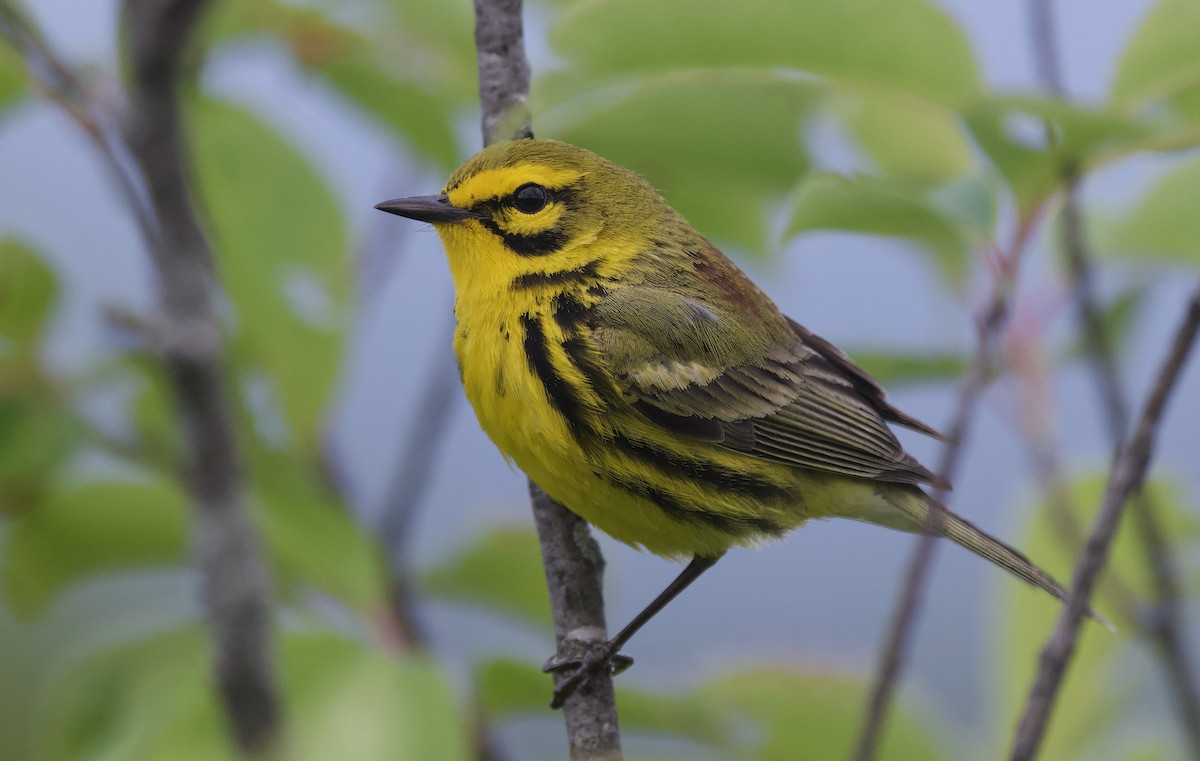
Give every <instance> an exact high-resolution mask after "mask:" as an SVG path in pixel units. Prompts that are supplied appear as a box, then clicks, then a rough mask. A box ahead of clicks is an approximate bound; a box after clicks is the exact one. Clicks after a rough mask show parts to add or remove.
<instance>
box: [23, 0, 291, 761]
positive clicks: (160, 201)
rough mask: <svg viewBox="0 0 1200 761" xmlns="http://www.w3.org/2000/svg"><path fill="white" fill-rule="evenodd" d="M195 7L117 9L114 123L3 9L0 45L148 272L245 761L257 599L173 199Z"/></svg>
mask: <svg viewBox="0 0 1200 761" xmlns="http://www.w3.org/2000/svg"><path fill="white" fill-rule="evenodd" d="M205 6H206V3H205V2H204V0H128V2H127V3H126V6H125V8H124V18H125V24H126V32H125V37H124V39H125V42H126V44H127V45H128V48H129V57H128V60H129V64H130V67H131V68H130V71H131V82H130V87H129V93H128V98H127V100H128V104H129V105H128V111H127V112H126V113H125V114H124V115H121V114H117V113H114V112H110V111H108V110H105V109H104V108H101V107H100V105H99V104H98V103H97V102H96V101H95V99H94V98H93V97H92V95H91V93H90V92H89V91H88V89H87V88H86V87H85V86H84V85H83V84H82V82H81V81H80V79H79V77H78V76H77V75H76V74H75V73H74V72H73V71H72V69H71V68H70V67H69V66H68V65H66V63H65V62H64V60H63V59H62V58H61V56H59V55H57V53H56V52H55V51H54V50H53V49H52V48H51V47H50V46H49V45H48V44H47V43H46V42H45V41H44V40H43V39H42V37H41V36H40V35H38V34H37V33H36V31H35V30H34V29H33V28H32V26H31V25H30V24H28V22H27V21H26V20H25V19H24V18H23V17H22V16H21V15H20V14H18V13H17V12H16V11H15V9H14V8H13V7H12V6H11V4H10V3H9V2H8V0H0V33H2V34H3V36H4V37H5V39H7V40H8V41H9V42H10V43H11V44H12V45H13V46H14V47H15V48H16V49H17V51H18V52H19V53H20V54H21V55H22V57H23V58H24V59H25V61H26V63H27V64H28V65H29V68H30V70H31V72H32V73H33V76H34V78H35V80H36V81H37V82H38V83H39V86H40V87H41V88H42V89H43V90H45V91H46V93H47V94H48V96H49V97H50V98H51V99H52V100H54V101H55V102H56V103H58V104H59V105H60V106H61V107H62V108H63V109H64V111H66V113H67V114H68V115H69V116H70V117H71V118H72V119H73V120H74V121H75V122H76V123H77V124H78V125H79V127H80V128H81V129H83V131H84V132H85V133H86V134H87V136H88V137H89V139H90V140H91V141H92V142H93V144H94V145H95V147H96V148H97V150H98V151H99V153H100V155H101V157H102V158H103V159H104V161H105V163H106V166H107V168H108V169H109V171H110V172H112V174H113V177H114V179H115V180H116V183H117V186H118V189H119V191H120V192H121V193H122V195H123V196H124V198H125V201H126V203H127V204H128V206H129V208H130V210H131V211H132V213H133V215H134V217H135V219H136V221H137V223H138V227H139V230H140V232H141V233H142V236H143V241H144V243H145V245H146V248H147V250H148V251H149V252H150V255H151V258H152V260H153V263H154V266H155V270H156V272H157V276H158V286H159V297H160V301H161V309H162V315H161V319H160V320H158V321H156V324H158V325H159V327H161V329H162V331H161V336H159V338H160V339H161V341H160V348H161V349H162V353H163V357H164V361H165V362H166V364H167V367H168V371H169V376H170V379H171V383H172V386H173V388H174V392H175V398H176V405H177V409H178V414H179V416H180V419H181V421H182V426H183V429H184V440H185V442H186V446H187V457H186V461H185V466H184V468H185V471H186V472H185V480H186V482H187V487H188V489H189V491H190V493H191V495H192V499H193V500H194V502H195V504H196V535H195V542H196V554H197V564H198V566H199V568H200V575H201V578H202V579H203V587H204V589H203V595H204V600H205V603H206V605H207V608H208V617H209V625H210V627H211V628H212V633H213V639H214V640H215V647H214V650H215V653H216V672H217V682H218V684H219V687H220V694H221V698H222V700H223V702H224V707H225V712H226V715H227V717H228V720H229V722H230V725H231V727H232V729H233V734H234V736H235V738H236V739H237V742H238V745H239V746H240V747H241V748H242V750H243V751H246V752H248V753H256V752H260V751H265V750H266V749H267V748H268V747H269V746H270V744H271V741H272V740H273V738H274V737H275V735H276V734H277V729H278V714H279V710H278V705H277V699H276V692H275V687H274V684H273V681H272V678H271V673H270V658H269V652H268V651H269V642H268V640H269V615H270V600H269V595H268V588H267V575H266V569H265V566H264V563H263V561H262V558H261V555H260V550H259V545H258V540H257V537H256V535H255V533H254V530H253V529H252V527H251V525H250V521H249V518H248V516H247V511H246V504H245V497H244V484H243V478H242V473H241V463H240V458H239V455H238V449H237V442H236V439H235V435H234V429H233V424H232V417H231V415H230V412H229V408H228V403H227V401H226V396H225V390H224V381H223V378H222V375H221V369H222V366H223V363H222V358H221V337H220V322H219V319H218V317H217V314H216V311H215V308H214V298H215V293H216V284H215V279H214V272H213V265H212V252H211V250H210V249H209V247H208V243H207V241H206V240H205V239H204V235H203V233H202V232H201V229H200V226H199V224H198V223H197V220H196V216H195V211H194V207H193V205H192V202H191V199H190V197H189V194H188V189H187V176H186V170H185V161H184V150H183V136H182V132H181V125H180V113H179V104H178V91H177V87H178V80H179V58H180V54H181V52H182V50H183V49H184V48H185V46H186V43H187V41H188V40H189V38H190V37H191V34H192V32H193V30H194V28H195V24H196V21H197V19H198V18H199V17H200V15H201V13H202V12H203V10H204V8H205Z"/></svg>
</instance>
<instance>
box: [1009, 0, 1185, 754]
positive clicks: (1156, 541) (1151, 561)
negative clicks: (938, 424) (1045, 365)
mask: <svg viewBox="0 0 1200 761" xmlns="http://www.w3.org/2000/svg"><path fill="white" fill-rule="evenodd" d="M1029 10H1030V14H1029V15H1030V30H1031V35H1032V37H1033V49H1034V55H1035V58H1036V60H1037V69H1038V72H1039V76H1040V77H1041V79H1042V82H1043V84H1044V85H1045V86H1046V88H1047V89H1048V90H1049V91H1050V92H1051V93H1052V94H1053V95H1055V96H1057V97H1060V98H1062V97H1064V96H1065V95H1066V88H1065V86H1064V84H1063V78H1062V72H1061V70H1060V67H1059V55H1058V34H1057V32H1056V27H1055V24H1054V14H1053V11H1054V7H1053V4H1052V2H1051V0H1030V6H1029ZM1066 174H1067V178H1066V179H1067V189H1066V197H1065V200H1064V202H1063V210H1062V225H1061V231H1062V251H1063V253H1064V255H1065V258H1066V264H1067V272H1068V276H1069V278H1070V282H1071V290H1072V292H1073V293H1074V295H1075V306H1076V319H1077V322H1078V324H1079V331H1080V333H1081V335H1082V336H1083V344H1084V349H1085V352H1086V354H1087V358H1088V363H1089V365H1090V366H1091V370H1092V377H1093V379H1094V380H1095V382H1096V388H1097V390H1098V391H1099V393H1100V397H1101V399H1102V400H1103V408H1104V412H1105V418H1106V421H1107V424H1108V431H1109V438H1110V441H1111V442H1112V448H1113V453H1114V454H1113V457H1114V458H1115V457H1116V456H1117V455H1118V454H1119V452H1120V448H1121V445H1122V443H1123V442H1124V441H1125V437H1126V436H1127V434H1128V426H1129V403H1128V401H1127V399H1126V395H1125V390H1124V388H1123V387H1122V384H1121V378H1120V375H1119V373H1118V372H1117V364H1116V357H1115V356H1114V353H1113V348H1112V345H1111V343H1110V341H1109V338H1108V333H1107V331H1106V330H1105V326H1104V319H1103V316H1102V314H1101V312H1100V308H1099V305H1098V300H1097V298H1096V292H1095V286H1094V277H1093V274H1092V261H1093V257H1092V255H1091V252H1090V251H1089V249H1088V245H1087V239H1086V235H1085V233H1084V226H1083V215H1082V213H1081V211H1080V208H1079V201H1078V192H1079V187H1078V186H1079V182H1078V178H1077V177H1076V176H1075V174H1074V172H1073V171H1071V170H1070V168H1068V171H1067V173H1066ZM1133 516H1134V521H1135V523H1134V525H1135V527H1136V529H1137V536H1138V539H1139V540H1140V543H1141V545H1142V550H1143V552H1144V554H1145V556H1146V562H1147V565H1148V566H1149V569H1150V573H1151V577H1152V578H1153V581H1154V592H1155V597H1156V600H1155V603H1156V605H1155V608H1156V609H1155V611H1154V613H1153V614H1152V615H1150V616H1147V617H1146V619H1147V620H1146V626H1147V632H1148V633H1149V635H1150V636H1151V638H1152V639H1153V640H1154V643H1155V645H1156V647H1157V648H1158V652H1159V656H1160V658H1161V661H1162V664H1163V670H1164V672H1165V676H1166V678H1167V681H1168V683H1169V684H1170V685H1171V690H1172V692H1173V694H1174V698H1175V700H1174V703H1175V707H1176V710H1177V711H1178V713H1179V720H1180V723H1181V724H1182V726H1183V732H1184V735H1185V736H1186V737H1187V739H1188V742H1189V743H1190V744H1191V747H1192V753H1193V754H1194V755H1195V756H1196V757H1197V758H1200V687H1198V686H1197V684H1196V676H1195V674H1196V672H1195V670H1194V666H1193V661H1192V658H1191V655H1190V653H1189V652H1188V649H1187V645H1186V644H1185V643H1186V642H1188V638H1187V634H1186V626H1185V622H1184V619H1183V610H1182V606H1181V604H1180V599H1181V597H1182V595H1181V594H1180V586H1179V580H1178V579H1179V573H1178V571H1177V570H1176V564H1175V560H1174V557H1173V553H1172V551H1171V547H1170V545H1169V544H1168V543H1167V541H1166V537H1165V532H1164V531H1163V527H1162V522H1161V519H1160V518H1159V514H1158V508H1157V506H1156V505H1155V503H1154V500H1153V499H1151V497H1150V495H1149V494H1148V493H1146V492H1144V491H1141V490H1139V491H1138V493H1137V494H1136V495H1135V497H1134V506H1133Z"/></svg>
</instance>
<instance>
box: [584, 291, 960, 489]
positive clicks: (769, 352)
mask: <svg viewBox="0 0 1200 761" xmlns="http://www.w3.org/2000/svg"><path fill="white" fill-rule="evenodd" d="M739 274H740V273H739ZM747 282H748V281H747ZM647 290H649V289H646V288H641V287H636V288H628V289H622V291H619V292H614V293H611V294H609V295H608V296H607V297H606V299H605V302H604V308H603V312H602V313H601V314H600V315H599V319H598V321H597V323H596V325H595V326H594V327H595V329H594V334H593V335H594V336H595V338H596V341H597V344H598V346H599V348H600V350H601V352H602V353H603V355H604V358H605V360H606V363H607V366H608V367H609V368H610V370H611V371H612V373H613V380H614V382H615V383H616V385H617V387H618V388H619V389H620V390H621V392H622V393H623V394H624V395H625V397H626V399H627V400H628V401H629V402H630V403H631V404H632V405H633V406H634V408H635V409H637V410H638V411H639V412H640V413H641V414H642V415H643V416H644V417H645V418H647V419H648V420H650V421H652V422H653V423H655V424H657V425H658V426H660V427H662V428H665V429H667V430H670V431H671V432H673V433H675V434H678V435H681V436H688V437H692V438H696V439H701V440H706V441H711V442H715V443H719V444H720V445H721V446H724V447H727V448H729V449H734V450H737V451H741V452H745V453H747V454H751V455H754V456H756V457H761V458H763V459H767V460H773V461H776V462H781V463H786V464H788V465H795V466H798V467H802V468H810V469H813V470H820V471H826V472H830V473H838V474H841V475H848V476H856V477H860V478H873V479H879V480H883V481H893V482H899V483H935V482H936V481H937V478H936V476H934V474H933V473H931V472H930V471H929V470H928V469H926V468H925V467H924V466H922V465H921V464H920V463H918V462H917V461H916V460H914V459H913V458H912V457H911V456H909V455H908V454H907V453H906V452H905V451H904V449H903V447H901V445H900V442H899V441H897V440H896V437H895V435H894V434H893V433H892V431H891V430H890V429H889V428H888V426H887V421H891V422H894V423H899V424H902V425H906V426H909V427H912V428H915V429H916V430H919V431H922V432H924V433H927V434H930V435H934V436H937V435H938V434H937V432H936V431H934V430H933V429H932V428H930V427H929V426H926V425H924V424H923V423H921V422H919V421H917V420H916V419H914V418H911V417H909V416H908V415H905V414H904V413H902V412H900V411H899V410H897V409H896V408H895V407H893V406H892V405H890V404H889V403H888V402H887V401H886V399H885V397H884V392H883V389H882V388H880V386H879V385H878V384H877V383H875V381H874V380H872V379H871V377H870V376H869V375H867V374H866V372H864V371H863V370H862V369H860V368H859V367H857V366H856V365H855V364H854V363H853V362H852V361H851V360H850V359H849V357H847V356H846V355H845V354H843V353H842V352H841V351H839V350H838V349H837V348H836V347H834V346H833V345H832V344H830V343H829V342H827V341H825V340H824V339H821V338H820V337H818V336H815V335H814V334H812V333H810V332H809V331H807V330H806V329H804V328H803V327H802V326H800V325H799V324H797V323H795V322H793V321H791V320H788V319H787V318H784V317H782V316H781V315H778V313H777V312H774V306H773V305H771V304H770V302H769V301H766V302H765V303H766V304H767V305H768V306H770V310H771V311H772V312H774V314H775V315H776V316H777V317H778V320H777V321H775V320H767V321H766V322H765V323H764V324H762V325H761V326H755V327H752V328H750V330H744V329H743V330H739V329H734V330H731V331H727V330H724V329H723V328H722V325H721V322H722V320H732V321H736V320H738V319H739V316H740V315H741V314H742V311H744V310H731V309H727V308H725V306H726V305H723V304H720V303H706V302H704V301H701V300H700V297H699V296H689V295H687V294H686V293H681V292H679V291H670V290H665V289H658V288H655V289H653V292H652V293H647V292H645V291H647ZM764 299H765V297H764ZM710 302H711V300H710ZM761 316H762V315H760V317H761ZM772 323H777V324H772ZM726 327H734V326H732V325H730V326H726ZM738 339H740V340H738Z"/></svg>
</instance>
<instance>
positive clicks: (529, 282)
mask: <svg viewBox="0 0 1200 761" xmlns="http://www.w3.org/2000/svg"><path fill="white" fill-rule="evenodd" d="M599 267H600V260H599V259H597V260H596V261H594V262H588V263H587V264H584V265H582V266H579V267H576V268H575V269H571V270H559V271H558V272H530V273H528V274H525V275H519V276H517V277H515V278H513V281H512V286H511V287H512V289H513V290H523V289H527V288H537V287H539V286H544V285H574V284H577V283H585V282H587V281H589V280H592V279H594V278H595V277H596V270H597V269H598V268H599Z"/></svg>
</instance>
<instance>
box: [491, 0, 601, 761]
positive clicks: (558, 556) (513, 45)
mask: <svg viewBox="0 0 1200 761" xmlns="http://www.w3.org/2000/svg"><path fill="white" fill-rule="evenodd" d="M475 44H476V47H477V52H478V56H479V98H480V101H481V105H482V112H483V115H482V126H483V142H484V144H485V145H487V144H490V143H493V142H496V141H498V140H503V139H516V138H525V137H532V136H533V130H532V128H531V127H530V124H529V110H528V106H527V105H526V102H527V98H528V96H529V62H528V59H527V58H526V57H525V42H524V33H523V32H522V21H521V0H475ZM529 490H530V496H531V499H532V503H533V516H534V522H535V524H536V525H537V531H538V538H539V540H540V541H541V545H542V562H543V565H544V566H545V569H546V582H547V584H548V586H549V590H550V607H551V610H552V612H553V614H554V630H555V638H556V640H557V645H558V652H559V653H560V654H563V655H568V656H569V655H578V654H581V653H582V652H583V651H584V650H586V649H588V648H591V647H595V646H597V645H602V644H603V643H604V641H605V640H606V639H607V637H608V635H607V628H606V624H605V620H604V596H603V579H604V558H603V557H602V556H601V554H600V548H599V546H597V544H596V541H595V540H594V539H593V538H592V535H591V531H590V530H589V528H588V524H587V522H586V521H584V520H583V519H582V518H579V517H578V516H576V515H575V514H574V513H572V512H570V511H569V510H567V509H566V508H565V507H563V506H562V505H560V504H558V503H557V502H555V501H554V500H553V499H551V498H550V497H549V496H547V495H546V494H545V493H544V492H543V491H542V490H541V489H539V488H538V487H537V485H536V484H534V483H533V482H532V481H531V482H530V484H529ZM555 678H556V680H557V679H559V678H560V677H557V676H556V677H555ZM563 719H564V721H565V722H566V727H567V742H568V745H569V747H570V754H571V758H572V759H573V761H619V759H621V758H622V755H621V735H620V729H619V727H618V724H617V703H616V698H615V696H614V694H613V684H612V676H611V675H609V674H607V673H605V672H601V673H598V674H596V675H595V676H594V677H593V678H592V679H591V680H590V681H589V683H588V684H587V685H586V686H585V687H584V688H582V689H579V690H577V691H575V692H574V693H573V694H572V695H571V696H570V697H569V698H567V701H566V703H565V704H564V705H563Z"/></svg>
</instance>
